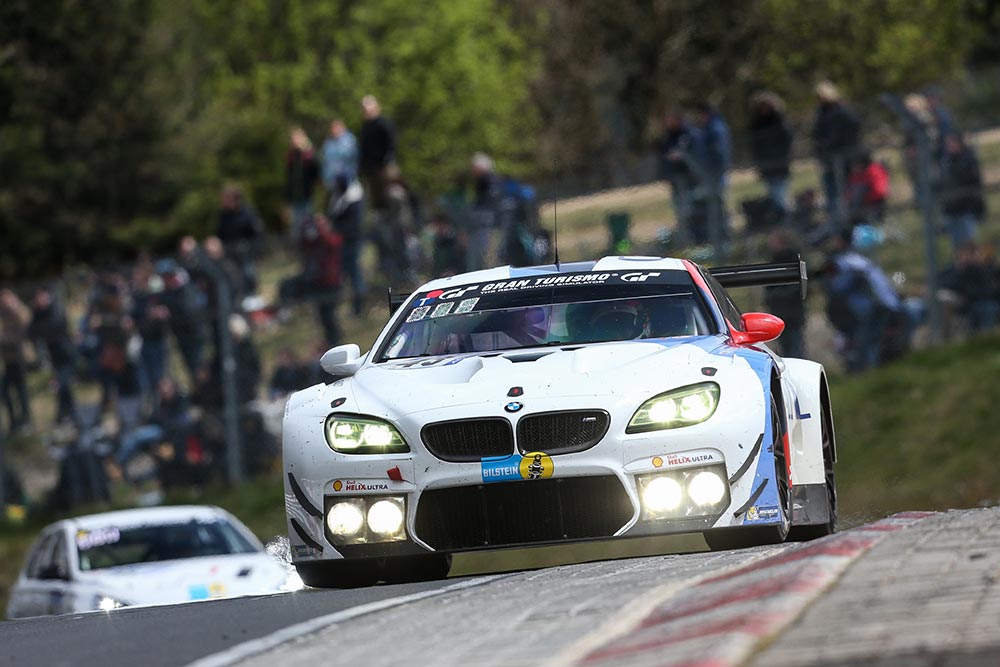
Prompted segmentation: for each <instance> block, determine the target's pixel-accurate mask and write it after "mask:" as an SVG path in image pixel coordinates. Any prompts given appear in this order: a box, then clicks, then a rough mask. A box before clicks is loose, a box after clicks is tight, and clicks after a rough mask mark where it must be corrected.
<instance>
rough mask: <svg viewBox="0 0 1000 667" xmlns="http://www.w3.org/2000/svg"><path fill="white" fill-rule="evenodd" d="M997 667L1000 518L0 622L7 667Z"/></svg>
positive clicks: (911, 517) (903, 518) (920, 517)
mask: <svg viewBox="0 0 1000 667" xmlns="http://www.w3.org/2000/svg"><path fill="white" fill-rule="evenodd" d="M237 664H238V665H241V666H244V667H275V666H278V665H280V666H281V667H296V666H298V665H301V666H303V667H314V666H315V665H316V664H331V665H354V664H364V665H366V667H367V666H372V667H383V666H384V667H396V666H398V665H403V664H405V665H415V666H420V665H435V666H438V665H440V666H442V667H445V666H452V665H454V666H455V667H458V666H462V667H464V666H465V665H476V666H477V667H494V666H495V667H527V666H529V665H530V666H532V667H604V666H607V667H622V666H631V667H646V666H653V665H656V666H657V667H665V666H666V667H669V666H675V667H681V666H689V665H694V664H697V665H707V664H711V665H716V666H719V667H729V666H733V667H735V666H736V665H741V666H752V667H786V666H787V667H806V666H808V667H834V666H837V667H839V666H840V665H856V664H866V665H869V664H870V665H881V666H883V667H952V666H961V665H970V666H972V665H974V666H976V667H979V666H980V665H1000V508H986V509H980V510H962V511H954V512H947V513H935V512H910V513H904V514H900V515H894V516H893V517H888V518H886V519H883V520H881V521H877V522H874V523H873V524H868V525H865V526H860V527H858V528H855V529H851V530H848V531H846V532H842V533H838V534H836V535H834V536H831V537H827V538H823V539H821V540H816V541H814V542H809V543H805V544H785V545H775V546H769V547H758V548H755V549H745V550H738V551H730V552H715V553H712V552H697V553H685V554H668V555H661V556H650V557H637V558H625V559H618V560H606V561H595V562H590V563H579V564H571V565H562V566H557V567H547V568H543V569H538V570H533V571H531V570H529V571H521V572H513V573H506V574H498V575H486V576H471V577H463V578H452V579H448V580H446V581H442V582H430V583H422V584H404V585H383V586H375V587H370V588H364V589H356V590H343V591H336V590H334V591H317V590H304V591H299V592H297V593H289V594H281V595H273V596H263V597H248V598H241V599H235V600H218V601H211V602H198V603H190V604H186V605H177V606H170V607H151V608H144V609H142V608H135V609H122V610H116V611H114V612H111V613H107V614H106V613H92V614H78V615H68V616H63V617H59V618H42V619H28V620H21V621H12V622H6V623H0V666H6V665H18V666H21V665H32V666H34V665H100V666H102V667H103V666H113V665H149V666H160V665H192V666H193V667H227V666H229V665H237Z"/></svg>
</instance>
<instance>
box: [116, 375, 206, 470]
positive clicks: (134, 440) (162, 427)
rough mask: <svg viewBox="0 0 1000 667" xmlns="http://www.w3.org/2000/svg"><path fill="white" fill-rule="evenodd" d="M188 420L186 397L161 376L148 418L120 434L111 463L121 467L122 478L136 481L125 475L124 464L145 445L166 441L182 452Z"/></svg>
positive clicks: (144, 448) (189, 421)
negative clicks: (119, 444)
mask: <svg viewBox="0 0 1000 667" xmlns="http://www.w3.org/2000/svg"><path fill="white" fill-rule="evenodd" d="M191 423H192V419H191V414H190V405H189V404H188V400H187V397H185V396H184V395H183V394H181V392H180V388H179V387H178V386H177V383H176V382H175V381H174V380H173V379H171V378H169V377H164V378H162V379H161V380H160V381H159V382H158V383H157V385H156V407H155V408H154V410H153V414H152V416H151V417H150V419H149V421H148V422H146V423H145V424H143V425H142V426H138V427H136V428H134V429H132V430H131V431H129V432H128V433H126V434H124V436H123V437H122V442H121V446H120V447H119V449H118V452H117V454H115V462H116V463H117V464H118V465H119V466H120V467H121V468H122V471H123V473H124V475H125V477H126V479H129V480H130V481H139V480H136V479H131V478H130V477H129V471H128V463H129V461H131V460H132V458H133V457H134V456H136V455H137V454H139V453H140V452H142V451H145V450H146V449H148V448H149V447H151V446H153V445H157V444H159V443H161V442H165V441H169V442H170V443H171V444H173V446H174V449H175V450H176V451H182V450H183V449H184V441H185V439H186V438H187V435H188V433H189V431H190V429H191Z"/></svg>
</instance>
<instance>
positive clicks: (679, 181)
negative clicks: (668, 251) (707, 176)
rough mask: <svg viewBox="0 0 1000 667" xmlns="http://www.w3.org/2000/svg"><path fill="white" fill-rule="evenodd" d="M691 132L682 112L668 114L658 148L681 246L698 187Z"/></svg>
mask: <svg viewBox="0 0 1000 667" xmlns="http://www.w3.org/2000/svg"><path fill="white" fill-rule="evenodd" d="M692 132H693V131H692V128H691V126H690V125H688V123H687V121H686V120H685V119H684V115H683V114H682V113H681V112H679V111H669V112H668V113H667V114H666V115H665V116H664V118H663V136H662V138H661V139H660V145H659V158H660V175H661V177H662V178H663V179H664V180H665V181H666V182H667V183H669V184H670V200H671V203H672V204H673V207H674V215H675V216H676V217H677V230H678V233H679V234H680V235H681V237H682V239H681V240H682V242H683V243H686V242H688V241H689V240H690V239H689V238H688V237H689V236H690V223H691V213H692V211H693V208H694V189H695V186H696V184H697V178H696V176H695V174H694V172H693V171H692V170H691V167H690V161H691V160H692V159H693V158H692V153H693V150H694V146H693V143H694V136H693V133H692Z"/></svg>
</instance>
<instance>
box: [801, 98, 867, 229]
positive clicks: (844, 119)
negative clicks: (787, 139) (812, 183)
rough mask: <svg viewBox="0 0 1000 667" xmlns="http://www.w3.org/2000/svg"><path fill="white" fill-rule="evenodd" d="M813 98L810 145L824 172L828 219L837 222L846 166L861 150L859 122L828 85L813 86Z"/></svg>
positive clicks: (824, 192) (824, 191)
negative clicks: (811, 144)
mask: <svg viewBox="0 0 1000 667" xmlns="http://www.w3.org/2000/svg"><path fill="white" fill-rule="evenodd" d="M816 97H817V99H818V100H819V106H818V108H817V109H816V119H815V121H814V122H813V129H812V137H813V143H814V146H815V151H816V158H817V159H818V160H819V162H820V166H821V167H822V169H823V194H824V196H825V197H826V209H827V215H828V216H829V217H830V219H831V220H837V219H838V216H839V215H840V213H841V212H840V210H839V207H840V200H841V198H840V194H841V193H842V192H843V190H844V183H845V179H846V177H847V168H848V165H849V164H850V161H851V159H852V158H854V157H855V156H856V155H857V154H858V152H859V151H860V149H861V122H860V121H859V120H858V117H857V116H855V115H854V112H852V111H851V110H850V109H849V108H847V106H846V105H845V104H844V103H843V102H842V101H841V99H840V91H838V90H837V87H836V86H834V85H833V84H832V83H830V82H829V81H822V82H820V83H819V84H818V85H817V86H816Z"/></svg>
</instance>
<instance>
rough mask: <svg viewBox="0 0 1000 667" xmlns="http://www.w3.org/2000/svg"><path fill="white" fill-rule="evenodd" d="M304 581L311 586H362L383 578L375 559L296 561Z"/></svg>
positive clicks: (296, 567) (297, 568)
mask: <svg viewBox="0 0 1000 667" xmlns="http://www.w3.org/2000/svg"><path fill="white" fill-rule="evenodd" d="M295 569H296V570H297V571H298V573H299V576H300V577H301V578H302V583H304V584H305V585H306V586H309V587H310V588H362V587H365V586H373V585H374V584H376V583H378V580H379V579H380V578H381V574H382V572H381V568H380V567H379V565H378V562H377V561H375V560H357V561H350V560H348V561H344V560H338V561H325V562H313V563H296V564H295Z"/></svg>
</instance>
